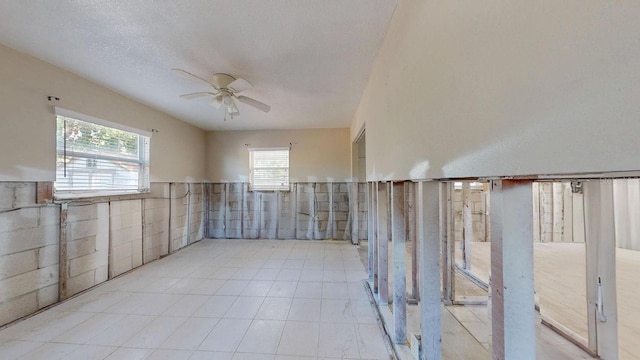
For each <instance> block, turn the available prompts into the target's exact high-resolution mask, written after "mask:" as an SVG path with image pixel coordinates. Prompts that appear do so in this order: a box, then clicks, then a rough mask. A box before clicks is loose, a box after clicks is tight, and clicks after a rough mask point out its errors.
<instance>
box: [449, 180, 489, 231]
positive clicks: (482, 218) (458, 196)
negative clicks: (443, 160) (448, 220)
mask: <svg viewBox="0 0 640 360" xmlns="http://www.w3.org/2000/svg"><path fill="white" fill-rule="evenodd" d="M470 191H471V194H470V197H471V199H470V202H471V204H470V207H471V217H472V219H473V220H472V221H473V240H474V241H489V240H490V231H488V230H489V229H488V226H487V225H488V224H489V216H487V215H486V206H487V202H488V201H489V192H488V187H487V185H485V184H482V185H481V186H471V189H470ZM453 199H454V211H455V214H454V215H455V232H454V234H455V239H456V241H462V229H463V223H462V189H461V188H456V189H455V191H454V197H453Z"/></svg>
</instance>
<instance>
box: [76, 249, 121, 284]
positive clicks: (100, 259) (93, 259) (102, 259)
mask: <svg viewBox="0 0 640 360" xmlns="http://www.w3.org/2000/svg"><path fill="white" fill-rule="evenodd" d="M118 248H120V247H118ZM114 253H115V249H114ZM108 261H109V254H108V252H106V251H104V250H102V251H96V252H93V253H91V254H88V255H85V256H81V257H78V258H75V259H71V260H69V276H70V277H76V276H78V275H80V274H82V273H85V272H87V271H93V270H94V269H95V268H97V267H99V266H103V265H107V264H108Z"/></svg>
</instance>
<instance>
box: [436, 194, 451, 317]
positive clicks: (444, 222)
mask: <svg viewBox="0 0 640 360" xmlns="http://www.w3.org/2000/svg"><path fill="white" fill-rule="evenodd" d="M450 189H451V187H450V186H449V184H448V183H440V188H439V193H440V194H439V202H438V204H439V205H438V213H439V219H438V224H439V226H438V229H439V233H440V241H441V243H442V244H441V248H442V299H443V301H444V303H445V304H447V305H451V304H453V300H454V295H453V294H454V289H453V287H454V282H453V271H455V269H454V268H453V266H451V265H452V264H451V262H454V264H453V265H454V266H455V258H454V257H453V251H452V250H455V247H454V246H455V244H454V241H453V239H452V238H450V235H451V233H450V231H449V230H450V228H449V226H448V224H449V223H448V219H449V213H450V211H449V209H450V207H451V206H452V202H451V201H452V198H451V196H452V193H451V192H450V191H449V190H450Z"/></svg>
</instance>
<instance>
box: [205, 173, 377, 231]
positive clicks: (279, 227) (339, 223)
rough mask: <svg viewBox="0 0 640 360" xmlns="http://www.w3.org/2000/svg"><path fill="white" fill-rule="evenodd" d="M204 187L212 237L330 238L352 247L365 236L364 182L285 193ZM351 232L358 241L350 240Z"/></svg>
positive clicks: (298, 186)
mask: <svg viewBox="0 0 640 360" xmlns="http://www.w3.org/2000/svg"><path fill="white" fill-rule="evenodd" d="M205 186H206V187H207V189H206V191H205V192H206V193H207V194H208V195H207V197H208V214H207V217H208V218H207V224H208V229H207V231H208V236H210V237H212V238H238V239H315V240H324V239H336V240H352V241H353V242H354V243H357V242H358V241H359V240H364V239H366V238H367V197H366V184H357V183H294V184H291V185H290V190H289V191H250V190H249V188H248V184H247V183H216V184H206V185H205ZM354 186H357V187H358V188H357V191H355V189H354ZM355 209H357V211H356V210H355ZM356 213H357V216H354V214H356ZM354 222H356V223H357V231H356V232H354V231H353V230H354V229H353V224H354ZM355 233H357V237H358V239H352V238H353V234H355ZM354 240H355V241H354Z"/></svg>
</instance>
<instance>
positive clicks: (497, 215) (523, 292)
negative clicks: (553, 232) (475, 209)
mask: <svg viewBox="0 0 640 360" xmlns="http://www.w3.org/2000/svg"><path fill="white" fill-rule="evenodd" d="M532 195H533V193H532V181H530V180H502V181H500V180H495V181H493V182H492V186H491V211H492V213H491V330H492V343H493V359H500V360H502V359H522V360H526V359H531V360H534V359H535V358H536V331H535V308H534V306H535V301H534V292H533V197H532Z"/></svg>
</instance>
